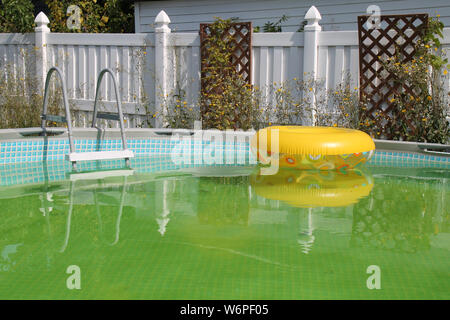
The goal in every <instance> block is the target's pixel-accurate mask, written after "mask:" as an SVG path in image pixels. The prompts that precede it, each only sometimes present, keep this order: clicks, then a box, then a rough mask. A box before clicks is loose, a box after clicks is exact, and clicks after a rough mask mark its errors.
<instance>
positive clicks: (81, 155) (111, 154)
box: [41, 67, 134, 170]
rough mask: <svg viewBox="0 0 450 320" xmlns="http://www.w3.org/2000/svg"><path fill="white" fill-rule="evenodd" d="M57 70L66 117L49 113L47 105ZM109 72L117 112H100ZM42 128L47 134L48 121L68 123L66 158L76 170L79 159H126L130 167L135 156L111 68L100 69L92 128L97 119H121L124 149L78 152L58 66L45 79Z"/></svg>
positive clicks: (51, 69) (94, 126)
mask: <svg viewBox="0 0 450 320" xmlns="http://www.w3.org/2000/svg"><path fill="white" fill-rule="evenodd" d="M54 72H56V74H57V75H58V77H59V79H60V81H61V85H62V94H63V102H64V110H65V114H66V115H65V117H63V116H56V115H50V114H47V106H48V87H49V84H50V79H51V76H52V74H53V73H54ZM106 73H109V74H110V75H111V77H112V79H113V83H114V90H115V95H116V103H117V114H114V113H106V112H98V111H97V100H98V97H99V91H100V84H101V81H102V79H103V76H104V75H105V74H106ZM41 119H42V122H41V128H42V132H43V134H46V132H47V131H49V130H47V128H46V122H47V121H53V122H58V123H66V124H67V133H68V137H69V147H70V153H69V154H67V155H66V160H68V161H70V162H71V163H72V167H73V169H74V170H76V164H77V162H78V161H89V160H109V159H125V164H126V166H127V167H128V166H129V165H130V158H133V157H134V153H133V151H131V150H129V149H128V147H127V139H126V136H125V126H124V122H123V114H122V104H121V98H120V93H119V90H118V86H117V80H116V77H115V76H114V73H113V72H112V70H111V69H109V68H106V69H103V70H102V71H100V74H99V75H98V78H97V87H96V90H95V100H94V116H93V118H92V128H97V129H99V128H98V127H97V126H96V123H97V119H105V120H115V121H119V125H120V133H121V138H122V150H119V151H92V152H76V149H75V145H74V141H73V132H72V121H71V116H70V108H69V100H68V99H67V90H66V85H65V82H64V77H63V73H62V71H61V70H60V69H59V68H58V67H52V68H50V70H49V71H48V73H47V78H46V79H45V91H44V105H43V110H42V115H41Z"/></svg>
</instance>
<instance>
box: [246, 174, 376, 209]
mask: <svg viewBox="0 0 450 320" xmlns="http://www.w3.org/2000/svg"><path fill="white" fill-rule="evenodd" d="M250 183H251V185H252V187H253V189H254V190H255V193H256V194H257V195H259V196H261V197H264V198H266V199H271V200H280V201H283V202H286V203H288V204H290V205H292V206H294V207H300V208H312V207H343V206H348V205H350V204H353V203H357V202H358V201H359V199H361V198H364V197H367V196H368V195H369V194H370V192H371V190H372V188H373V179H372V176H371V175H370V174H369V173H364V172H363V171H361V170H351V171H348V172H346V173H341V172H336V171H326V172H324V171H306V170H296V169H287V168H280V170H279V171H278V173H277V174H275V175H261V174H260V173H259V172H258V173H255V174H253V175H252V176H251V177H250Z"/></svg>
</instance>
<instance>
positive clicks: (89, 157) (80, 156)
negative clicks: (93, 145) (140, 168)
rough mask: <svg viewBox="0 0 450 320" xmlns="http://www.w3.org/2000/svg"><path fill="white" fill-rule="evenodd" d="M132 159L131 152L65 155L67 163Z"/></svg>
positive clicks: (73, 153) (132, 154)
mask: <svg viewBox="0 0 450 320" xmlns="http://www.w3.org/2000/svg"><path fill="white" fill-rule="evenodd" d="M127 158H134V153H133V151H131V150H128V149H127V150H120V151H94V152H72V153H69V154H68V155H66V160H69V161H72V162H73V161H89V160H110V159H111V160H112V159H127Z"/></svg>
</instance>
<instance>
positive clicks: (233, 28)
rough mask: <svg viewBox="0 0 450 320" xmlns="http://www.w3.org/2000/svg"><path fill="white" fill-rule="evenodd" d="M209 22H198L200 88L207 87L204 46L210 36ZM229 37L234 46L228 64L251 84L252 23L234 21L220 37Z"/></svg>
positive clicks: (206, 57) (205, 51)
mask: <svg viewBox="0 0 450 320" xmlns="http://www.w3.org/2000/svg"><path fill="white" fill-rule="evenodd" d="M210 26H211V24H208V23H202V24H200V56H201V85H202V90H203V89H204V88H206V87H207V84H208V83H207V82H206V81H207V72H206V70H207V68H208V67H209V66H208V65H207V64H206V61H207V60H208V56H207V54H208V51H207V50H206V49H207V48H206V47H205V43H206V40H207V38H208V37H209V36H210V33H211V30H210ZM227 36H231V37H230V45H231V47H233V48H234V50H233V52H232V55H231V61H230V66H232V67H233V68H234V70H236V72H237V73H238V74H240V75H242V77H243V79H244V80H245V81H246V82H247V83H249V84H251V81H252V79H251V67H252V52H251V50H252V23H251V22H234V23H232V24H231V25H230V28H229V29H227V30H225V31H224V32H223V36H222V39H225V38H226V37H227Z"/></svg>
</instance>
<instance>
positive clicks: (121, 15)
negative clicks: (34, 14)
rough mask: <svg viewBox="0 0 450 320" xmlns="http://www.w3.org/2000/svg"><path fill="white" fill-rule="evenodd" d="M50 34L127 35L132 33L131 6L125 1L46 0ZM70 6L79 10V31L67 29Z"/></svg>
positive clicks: (70, 14)
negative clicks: (48, 11)
mask: <svg viewBox="0 0 450 320" xmlns="http://www.w3.org/2000/svg"><path fill="white" fill-rule="evenodd" d="M46 4H47V6H48V8H49V10H50V16H49V20H50V28H51V30H52V32H88V33H108V32H109V33H124V32H125V33H127V32H134V21H133V12H132V6H133V5H132V4H130V2H128V1H125V0H103V1H100V0H98V1H97V0H76V1H73V0H56V1H55V0H46ZM70 5H76V6H78V7H79V8H80V9H81V14H80V22H81V24H80V29H69V28H68V27H67V20H68V19H70V18H71V16H73V14H74V12H70V13H67V9H68V7H69V6H70Z"/></svg>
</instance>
